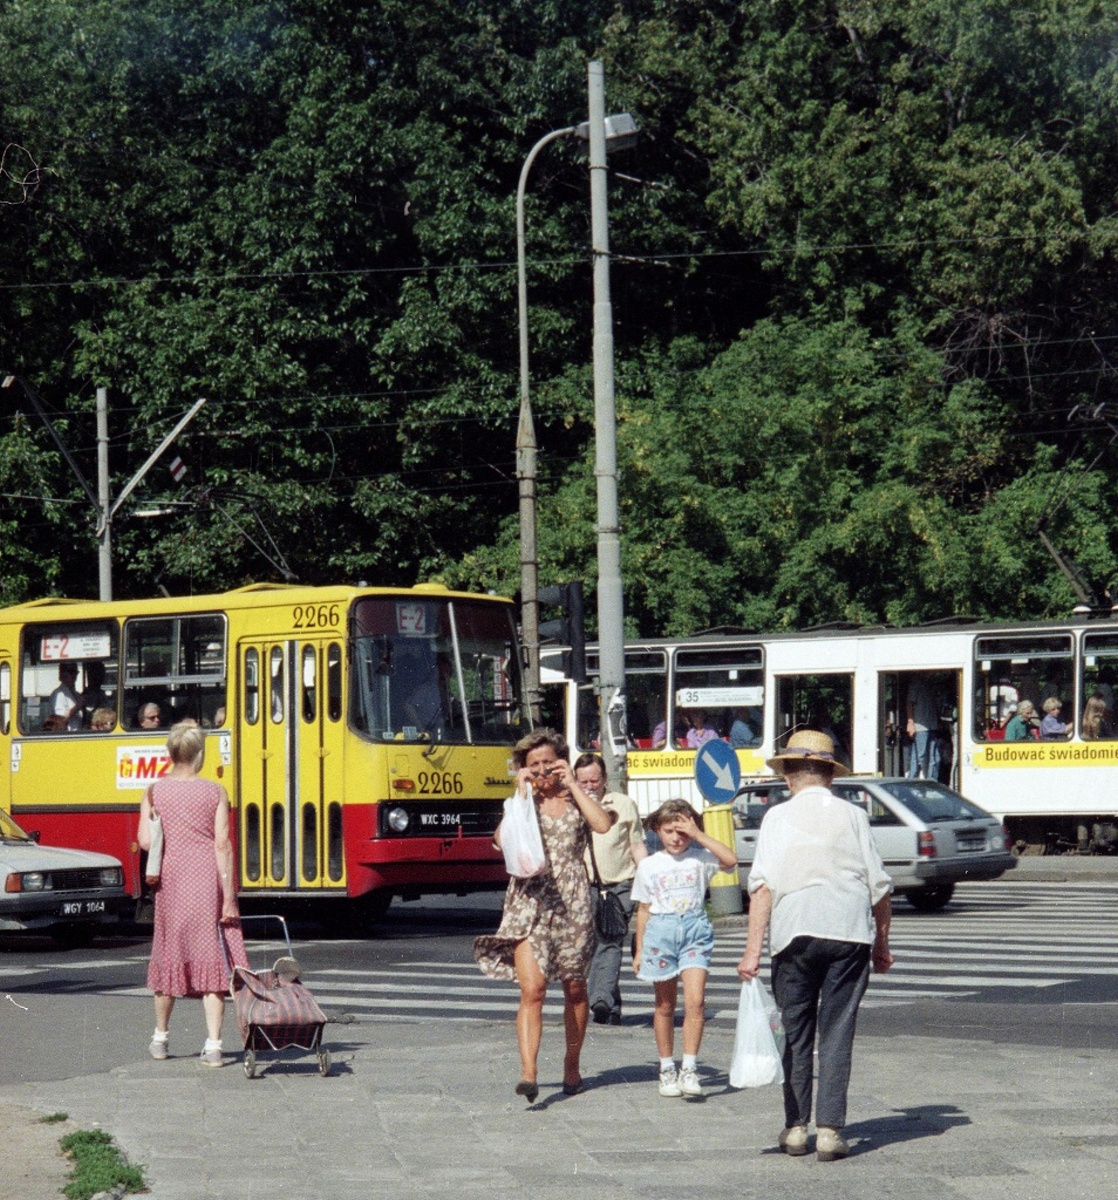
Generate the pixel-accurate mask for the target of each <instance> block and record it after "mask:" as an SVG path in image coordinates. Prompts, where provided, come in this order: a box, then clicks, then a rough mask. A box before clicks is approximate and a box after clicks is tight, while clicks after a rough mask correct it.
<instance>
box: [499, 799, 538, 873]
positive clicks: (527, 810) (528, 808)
mask: <svg viewBox="0 0 1118 1200" xmlns="http://www.w3.org/2000/svg"><path fill="white" fill-rule="evenodd" d="M501 851H502V852H503V854H504V856H505V870H506V871H508V873H509V874H510V875H515V876H516V877H517V878H518V879H531V877H532V876H533V875H541V874H542V873H543V872H544V871H546V870H547V855H546V854H544V850H543V839H542V838H541V837H540V822H539V818H538V817H537V815H536V802H535V801H534V800H533V799H532V797H531V796H521V795H520V794H519V793H518V794H517V795H515V796H510V797H509V798H508V799H507V800H506V801H505V816H504V820H503V821H502V822H501Z"/></svg>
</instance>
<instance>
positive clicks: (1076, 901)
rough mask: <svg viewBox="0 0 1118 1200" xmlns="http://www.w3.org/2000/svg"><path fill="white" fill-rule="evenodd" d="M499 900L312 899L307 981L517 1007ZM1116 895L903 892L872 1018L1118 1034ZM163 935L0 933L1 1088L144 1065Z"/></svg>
mask: <svg viewBox="0 0 1118 1200" xmlns="http://www.w3.org/2000/svg"><path fill="white" fill-rule="evenodd" d="M500 902H501V897H500V895H498V894H489V895H481V896H471V897H466V898H462V899H452V898H445V897H431V898H428V899H426V900H423V901H419V902H414V903H409V904H401V903H397V904H395V905H393V907H392V908H391V909H390V911H389V915H388V918H387V919H386V920H385V922H384V923H383V924H382V925H381V926H380V927H379V928H378V929H377V930H376V931H375V932H373V933H372V934H370V935H368V936H362V937H354V936H352V934H343V933H331V932H329V931H327V930H324V929H323V928H322V926H321V925H320V924H319V923H318V922H316V921H313V920H310V919H308V918H307V917H306V916H305V915H304V914H301V913H300V912H298V911H295V912H293V913H291V914H290V930H291V935H292V938H293V940H294V942H295V950H296V955H297V957H298V958H299V960H300V962H301V963H302V966H303V972H304V979H305V980H306V981H307V982H308V983H309V984H310V985H311V986H312V989H313V990H314V992H315V994H316V997H318V999H319V1002H320V1003H321V1004H322V1006H323V1008H324V1009H325V1011H326V1013H327V1015H328V1016H329V1017H330V1018H331V1020H332V1021H333V1022H336V1023H337V1024H338V1025H346V1024H350V1025H353V1024H357V1025H370V1024H375V1023H376V1022H378V1021H389V1020H394V1019H395V1018H397V1017H398V1016H401V1015H403V1016H406V1017H408V1018H414V1019H416V1020H418V1021H424V1020H436V1019H437V1020H439V1021H446V1020H460V1021H463V1022H471V1021H483V1022H493V1021H497V1022H502V1021H511V1019H512V1016H513V1012H514V1006H515V995H514V992H513V990H512V989H510V988H509V987H508V985H503V984H496V983H493V982H492V981H489V980H485V979H484V978H483V977H482V976H481V975H480V974H479V972H477V970H476V968H475V967H474V963H473V953H472V944H473V939H474V937H476V936H477V935H478V934H479V933H483V932H489V931H491V930H492V929H493V928H494V927H495V925H496V923H497V920H498V917H499V911H500ZM1116 908H1118V881H1115V882H1113V883H1110V882H1106V883H1099V882H1082V883H1081V882H1075V881H1071V882H1052V883H1039V882H1035V881H1031V880H1028V879H1025V878H1022V879H1013V878H1009V879H1006V880H1004V881H999V882H997V883H993V884H970V885H963V886H961V887H960V889H959V892H958V893H957V897H956V900H955V901H954V902H953V903H952V904H951V905H950V906H949V907H948V908H947V909H946V910H944V911H943V912H942V913H938V914H926V913H915V912H913V911H912V910H911V909H910V908H909V906H908V905H907V904H905V903H904V902H903V901H898V902H897V904H896V906H895V916H894V922H893V943H894V953H895V955H896V958H897V964H896V966H895V967H894V970H893V971H892V972H890V973H889V974H888V975H887V976H883V977H878V978H875V979H874V981H873V983H872V985H871V990H870V993H869V995H868V996H867V1000H866V1002H865V1004H864V1007H863V1012H862V1016H861V1019H860V1030H861V1031H862V1032H864V1033H866V1034H868V1035H871V1036H874V1035H876V1036H889V1035H892V1034H906V1035H911V1034H912V1033H913V1032H914V1031H916V1032H918V1033H919V1032H920V1031H925V1032H927V1033H928V1034H929V1035H934V1036H938V1037H955V1036H957V1037H960V1038H965V1039H967V1040H975V1039H979V1040H983V1041H987V1042H991V1043H1002V1044H1004V1043H1018V1044H1022V1045H1026V1044H1027V1045H1033V1046H1045V1045H1059V1046H1063V1047H1085V1048H1094V1049H1099V1048H1105V1047H1109V1048H1118V1021H1116V1020H1115V1019H1114V1015H1115V1005H1116V1002H1118V946H1115V939H1114V936H1113V928H1114V925H1113V916H1114V914H1115V911H1116ZM256 929H257V931H258V932H260V933H261V934H263V935H265V936H266V938H267V940H266V941H263V942H260V943H255V949H253V948H252V947H253V945H254V944H253V943H250V952H251V953H253V954H254V955H255V956H256V957H255V963H254V965H270V963H271V961H272V959H273V958H274V957H275V956H276V955H277V954H278V953H279V952H280V950H281V949H282V946H281V945H280V944H279V942H278V941H276V940H275V935H276V933H278V927H277V926H269V927H267V928H265V927H263V926H257V927H256ZM248 932H249V933H250V934H251V933H253V932H254V930H253V928H252V927H251V926H250V928H249V930H248ZM743 939H744V918H724V919H722V921H721V922H720V930H719V936H718V950H717V952H716V961H715V963H714V967H713V970H712V974H711V979H710V982H709V985H708V993H707V996H708V1005H707V1007H708V1020H709V1022H710V1024H711V1026H712V1027H718V1026H719V1025H723V1026H728V1025H729V1024H730V1023H731V1022H732V1019H733V1015H734V1009H735V1004H736V994H737V987H738V984H737V980H736V977H735V976H734V974H733V968H734V965H735V963H736V961H737V956H738V955H739V954H740V952H741V947H742V945H743ZM149 944H150V939H149V935H148V933H147V932H146V931H145V930H143V929H139V928H136V929H128V930H125V931H122V932H121V933H120V934H119V935H116V936H113V937H108V938H102V939H100V940H98V941H97V942H96V943H95V944H94V946H93V947H91V948H89V949H85V950H63V949H60V948H59V947H57V946H55V945H54V944H53V943H52V942H50V941H49V940H47V939H19V938H7V939H0V1038H2V1039H3V1044H4V1055H3V1057H2V1059H0V1085H3V1084H12V1083H21V1082H30V1081H43V1080H52V1079H65V1078H70V1077H74V1076H77V1075H88V1074H93V1073H97V1072H102V1071H110V1070H112V1069H113V1068H114V1067H115V1066H116V1065H118V1064H119V1063H121V1062H128V1061H132V1060H133V1059H134V1058H135V1057H136V1055H137V1053H138V1051H137V1047H138V1046H140V1047H142V1046H146V1044H147V1040H148V1038H149V1036H150V1029H151V1000H150V995H149V994H148V992H147V991H146V989H145V987H144V978H145V969H146V957H147V953H148V948H149ZM623 985H624V988H625V1006H626V1017H625V1020H626V1023H628V1024H633V1025H647V1024H649V1023H650V1013H651V1007H650V1005H651V995H650V993H649V989H647V988H645V987H644V986H643V985H641V984H639V983H638V982H637V981H635V980H632V979H629V978H627V977H626V978H625V979H623ZM553 1003H554V1004H555V1005H556V1006H557V1005H558V997H557V996H556V998H555V1000H554V1002H553ZM558 1011H559V1010H558V1008H557V1007H556V1013H557V1012H558ZM174 1024H175V1029H176V1038H177V1039H179V1044H180V1045H182V1044H183V1043H184V1042H186V1043H187V1044H188V1045H189V1044H190V1043H189V1039H191V1038H195V1039H196V1040H198V1041H199V1043H200V1040H201V1036H202V1034H201V1008H200V1006H199V1005H197V1004H191V1003H189V1002H184V1003H183V1004H182V1005H181V1006H180V1011H179V1012H177V1013H176V1016H175V1022H174ZM226 1030H227V1046H230V1047H235V1043H236V1034H235V1030H234V1029H233V1028H232V1026H231V1021H230V1022H229V1023H228V1024H227V1027H226Z"/></svg>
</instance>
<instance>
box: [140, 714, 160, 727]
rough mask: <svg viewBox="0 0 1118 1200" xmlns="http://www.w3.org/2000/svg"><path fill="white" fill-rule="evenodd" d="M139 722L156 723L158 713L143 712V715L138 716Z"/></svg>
mask: <svg viewBox="0 0 1118 1200" xmlns="http://www.w3.org/2000/svg"><path fill="white" fill-rule="evenodd" d="M140 724H141V725H158V724H159V714H158V713H145V714H144V716H142V717H141V718H140Z"/></svg>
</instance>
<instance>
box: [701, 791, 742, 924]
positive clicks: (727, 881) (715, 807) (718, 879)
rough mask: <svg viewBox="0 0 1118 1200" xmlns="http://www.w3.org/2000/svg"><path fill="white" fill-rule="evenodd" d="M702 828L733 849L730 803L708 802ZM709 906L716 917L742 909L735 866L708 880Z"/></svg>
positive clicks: (732, 812) (731, 807)
mask: <svg viewBox="0 0 1118 1200" xmlns="http://www.w3.org/2000/svg"><path fill="white" fill-rule="evenodd" d="M703 829H704V830H705V832H707V833H709V834H710V836H711V837H712V838H717V839H718V840H719V841H720V842H721V843H722V844H723V845H725V846H729V847H730V849H731V850H733V849H734V809H733V805H732V804H709V805H707V807H706V808H705V809H704V810H703ZM710 908H711V913H712V914H713V915H714V916H716V917H728V916H731V915H732V914H733V913H740V912H742V911H743V908H744V906H743V904H742V899H741V878H740V877H739V875H738V869H737V867H734V869H733V870H732V871H719V872H718V874H717V875H715V877H714V878H713V879H712V880H711V881H710Z"/></svg>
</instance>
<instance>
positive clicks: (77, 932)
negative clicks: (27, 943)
mask: <svg viewBox="0 0 1118 1200" xmlns="http://www.w3.org/2000/svg"><path fill="white" fill-rule="evenodd" d="M0 879H2V880H3V881H4V886H3V889H2V890H0V933H13V932H19V933H27V932H42V933H48V934H50V936H51V937H53V938H54V939H55V941H57V942H60V943H62V944H63V945H67V946H83V945H88V943H89V942H91V941H92V940H93V937H94V935H95V934H96V933H97V932H98V930H99V929H100V928H102V927H103V926H105V925H112V924H115V923H116V922H117V921H118V920H119V918H120V914H121V913H122V912H123V911H124V910H125V909H126V908H127V907H128V906H129V904H130V903H131V901H130V899H129V896H128V894H127V893H126V892H125V890H124V868H123V867H122V866H121V863H120V859H117V858H112V857H110V856H109V855H108V854H93V853H90V852H88V851H85V850H64V849H62V848H61V847H59V846H40V845H39V843H38V842H37V841H36V840H35V839H34V838H33V837H31V836H30V835H29V834H26V833H24V831H23V830H22V829H20V827H19V826H18V825H17V824H16V823H15V821H13V820H12V818H11V817H10V816H9V815H8V814H7V813H6V812H4V811H3V810H2V809H0Z"/></svg>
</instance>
